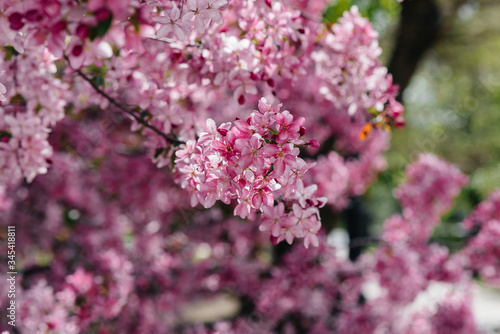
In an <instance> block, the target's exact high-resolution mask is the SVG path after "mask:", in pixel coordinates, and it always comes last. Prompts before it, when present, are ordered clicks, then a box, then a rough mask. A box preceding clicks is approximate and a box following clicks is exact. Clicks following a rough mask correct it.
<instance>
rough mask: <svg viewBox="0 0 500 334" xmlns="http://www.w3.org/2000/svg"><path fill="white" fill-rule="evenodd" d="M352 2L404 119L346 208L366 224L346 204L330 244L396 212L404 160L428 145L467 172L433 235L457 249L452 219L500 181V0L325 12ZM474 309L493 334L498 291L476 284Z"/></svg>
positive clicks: (383, 1) (459, 235) (334, 15)
mask: <svg viewBox="0 0 500 334" xmlns="http://www.w3.org/2000/svg"><path fill="white" fill-rule="evenodd" d="M351 5H357V6H358V7H359V9H360V11H361V12H362V13H363V15H364V16H366V17H369V18H370V20H371V21H372V22H373V24H374V27H375V29H376V30H377V31H378V32H379V34H380V44H381V46H382V49H383V50H384V53H383V54H382V62H383V63H384V64H385V65H386V66H387V67H388V69H389V72H390V73H392V74H393V77H394V82H395V83H397V84H399V85H400V89H401V91H400V96H399V99H400V101H402V102H403V104H404V106H405V114H404V116H405V119H406V122H407V123H406V126H405V128H404V129H402V130H396V131H394V133H393V136H392V141H391V148H390V150H389V151H388V152H387V154H386V158H387V169H386V171H385V172H384V173H382V174H381V175H380V176H379V178H378V180H377V182H375V183H374V184H373V185H372V186H371V187H370V189H369V191H368V192H367V193H366V195H365V196H364V197H363V198H361V199H359V202H360V204H359V206H358V207H356V208H354V210H355V211H356V212H358V215H359V212H360V210H361V212H364V213H362V215H365V216H366V217H367V218H368V219H367V221H369V222H370V223H369V226H358V227H354V228H353V227H352V223H353V221H356V220H358V221H359V220H360V219H356V218H354V219H353V218H352V213H351V212H349V209H347V210H346V212H344V214H343V215H342V216H341V217H340V218H339V221H340V224H339V226H340V227H342V226H345V227H349V226H351V227H350V229H351V230H350V231H349V233H347V232H345V230H343V229H342V228H340V229H335V230H334V233H333V235H332V236H331V238H332V242H333V243H335V244H337V245H342V244H344V245H345V246H346V247H347V244H348V242H349V235H350V237H351V239H352V238H353V237H356V235H357V234H359V237H361V238H363V237H366V235H370V236H377V235H378V234H379V232H380V230H381V227H382V223H383V221H384V220H385V219H386V218H387V217H389V216H391V215H392V214H394V213H396V212H399V211H400V208H399V205H398V203H397V202H396V200H395V199H394V197H393V196H392V191H393V189H394V188H395V187H396V186H397V185H398V184H400V183H401V181H402V179H403V176H404V170H405V168H406V165H407V164H408V163H410V162H412V161H414V159H415V157H416V155H417V154H419V153H422V152H431V153H434V154H436V155H438V156H440V157H442V158H443V159H445V160H447V161H449V162H452V163H454V164H456V165H457V166H459V168H460V169H461V170H462V171H463V172H465V173H466V174H468V175H469V177H470V182H469V185H468V186H467V187H465V188H464V189H463V190H462V192H461V194H460V196H459V197H458V198H457V200H456V203H455V206H454V208H453V209H452V210H451V211H450V212H448V213H447V214H446V215H445V216H444V217H443V220H442V224H441V225H440V226H439V227H438V228H437V229H436V230H435V233H434V236H433V241H434V242H438V243H440V244H444V245H446V246H448V247H450V249H451V250H454V249H457V248H460V246H461V245H463V243H464V242H465V240H466V237H467V236H466V235H465V233H464V232H463V230H462V229H461V227H460V224H459V223H460V222H461V221H462V220H463V219H464V218H465V216H466V215H467V214H468V213H469V212H470V211H471V209H472V208H473V207H474V206H475V205H476V204H478V203H479V202H480V201H482V200H483V199H485V198H486V196H487V194H488V193H489V192H490V191H492V190H493V189H496V188H500V164H499V162H500V57H499V54H500V20H499V18H500V1H498V0H404V1H403V3H402V5H399V4H398V3H397V2H395V1H393V0H336V1H334V2H332V4H331V5H330V7H329V8H328V9H327V10H326V12H325V14H324V19H325V20H326V21H327V22H330V23H333V22H336V20H337V19H338V17H339V16H341V15H342V12H343V11H344V10H346V9H348V8H349V7H350V6H351ZM355 224H356V223H355ZM352 229H354V231H352ZM351 249H352V245H351ZM345 252H346V253H347V252H348V249H347V248H346V249H345ZM351 253H352V250H351ZM351 257H352V254H351ZM445 289H446V287H435V288H433V289H430V290H432V291H429V292H428V294H427V295H426V296H423V297H422V298H423V299H424V300H426V302H428V301H429V300H432V299H435V297H436V296H437V295H439V294H441V293H443V291H445ZM474 307H475V314H476V318H477V320H478V322H479V324H480V327H481V328H482V329H483V330H486V331H487V332H491V333H496V332H500V292H499V291H497V290H494V289H492V288H491V287H486V286H485V285H484V284H483V283H482V282H477V287H476V298H475V303H474Z"/></svg>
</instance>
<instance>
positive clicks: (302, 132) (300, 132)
mask: <svg viewBox="0 0 500 334" xmlns="http://www.w3.org/2000/svg"><path fill="white" fill-rule="evenodd" d="M299 134H300V136H303V135H305V134H306V128H304V127H303V126H301V127H300V129H299Z"/></svg>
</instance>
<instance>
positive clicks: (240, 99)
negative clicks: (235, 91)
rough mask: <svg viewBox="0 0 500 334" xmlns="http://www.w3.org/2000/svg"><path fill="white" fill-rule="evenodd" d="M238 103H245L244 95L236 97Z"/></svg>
mask: <svg viewBox="0 0 500 334" xmlns="http://www.w3.org/2000/svg"><path fill="white" fill-rule="evenodd" d="M238 103H239V104H240V105H242V104H245V97H244V96H243V95H240V97H238Z"/></svg>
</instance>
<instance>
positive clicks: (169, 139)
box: [64, 55, 184, 146]
mask: <svg viewBox="0 0 500 334" xmlns="http://www.w3.org/2000/svg"><path fill="white" fill-rule="evenodd" d="M64 58H65V59H66V61H68V64H69V59H68V56H66V55H64ZM70 67H71V66H70ZM73 71H75V72H76V73H77V74H78V75H79V76H80V77H82V78H83V79H84V80H85V81H87V82H88V83H89V84H90V85H91V86H92V87H93V88H94V90H95V91H96V92H97V93H99V94H100V95H101V96H103V97H104V98H105V99H106V100H108V101H109V102H110V103H111V104H112V105H114V106H115V107H117V108H118V109H120V110H121V111H123V112H125V113H126V114H128V115H130V116H132V118H133V119H135V120H136V121H137V122H138V123H140V124H142V125H144V126H145V127H146V128H148V129H151V130H153V131H154V132H156V133H157V134H158V135H160V136H161V137H163V138H164V139H165V140H166V141H167V142H168V143H170V144H172V145H174V146H178V145H180V144H184V142H183V141H181V140H179V139H177V138H174V137H171V136H169V135H167V134H165V133H163V132H162V131H160V130H159V129H158V128H155V127H154V126H152V125H151V124H149V123H148V122H146V121H144V120H143V119H142V118H140V117H139V116H137V115H136V113H135V112H133V111H132V110H130V109H128V108H126V107H125V106H123V105H121V104H120V103H118V102H117V101H116V100H115V99H114V98H112V97H111V96H109V95H108V94H107V93H106V92H105V91H103V90H102V89H100V88H99V87H98V86H97V85H96V84H95V82H94V81H92V79H90V78H89V77H88V76H86V75H85V74H84V73H83V72H82V71H80V70H78V69H74V68H73Z"/></svg>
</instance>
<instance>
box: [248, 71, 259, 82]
mask: <svg viewBox="0 0 500 334" xmlns="http://www.w3.org/2000/svg"><path fill="white" fill-rule="evenodd" d="M250 79H252V80H253V81H257V80H259V76H258V75H257V74H256V73H253V72H252V73H250Z"/></svg>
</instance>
